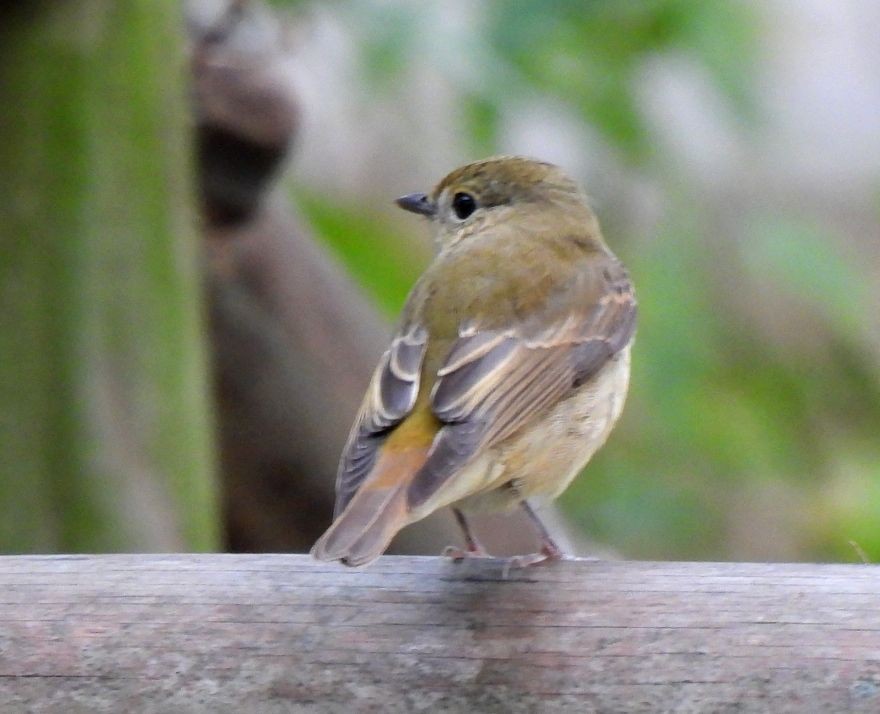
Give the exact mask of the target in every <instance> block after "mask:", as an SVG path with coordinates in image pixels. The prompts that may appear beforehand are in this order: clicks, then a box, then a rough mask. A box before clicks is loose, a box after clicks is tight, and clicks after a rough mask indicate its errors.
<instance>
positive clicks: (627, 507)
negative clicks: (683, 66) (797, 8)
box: [299, 0, 880, 561]
mask: <svg viewBox="0 0 880 714" xmlns="http://www.w3.org/2000/svg"><path fill="white" fill-rule="evenodd" d="M337 7H338V8H340V11H341V12H344V13H350V15H351V17H353V18H355V19H354V20H353V22H352V24H353V26H356V27H357V28H358V32H359V36H360V38H361V40H362V42H363V48H362V50H363V61H364V68H365V70H364V71H365V77H366V78H367V81H369V82H372V83H373V84H372V85H371V86H372V87H374V88H375V91H377V92H383V91H387V92H391V91H393V90H394V88H395V87H396V86H397V82H396V79H397V78H399V77H400V76H402V75H403V74H404V73H405V72H406V71H407V68H408V67H409V65H410V64H411V62H412V60H413V58H420V59H424V56H425V55H426V54H427V55H428V61H432V59H431V58H432V57H434V58H435V59H436V60H437V61H439V57H440V55H439V54H438V52H439V50H438V48H437V47H436V46H432V39H431V38H432V37H433V33H434V32H435V30H434V29H433V28H429V30H428V32H426V31H425V28H424V27H421V29H420V23H422V22H423V18H422V17H421V15H422V13H423V12H424V11H425V7H426V6H425V5H424V4H420V3H411V4H402V3H401V4H392V5H390V6H389V5H386V4H382V5H381V6H380V5H378V4H372V3H362V2H351V3H342V2H340V3H339V4H338V5H337ZM468 7H469V8H470V9H471V11H472V12H471V13H470V15H469V21H472V22H474V23H477V24H478V27H477V28H476V30H475V31H473V32H471V33H459V34H453V35H451V36H450V35H448V32H447V31H446V30H443V28H438V29H436V33H437V34H439V35H440V37H439V38H438V37H434V38H433V42H434V44H435V45H444V46H445V49H446V55H445V57H446V59H447V60H448V61H447V64H446V65H444V66H443V68H442V71H443V73H444V76H445V77H446V78H447V80H448V81H449V82H450V83H451V84H452V85H453V86H455V87H456V89H457V90H458V96H459V99H460V102H461V106H462V112H461V119H462V122H463V125H464V130H465V131H466V132H467V134H468V136H467V138H466V142H467V143H468V144H469V146H470V148H471V149H472V150H473V151H474V158H477V157H478V156H481V155H486V154H491V153H495V152H497V150H498V148H499V147H498V126H499V119H500V118H501V117H503V116H504V114H505V112H508V111H511V110H512V108H515V107H516V106H517V102H518V101H520V100H522V99H523V98H524V97H528V98H534V97H536V96H539V97H541V96H542V97H546V98H547V99H548V101H553V102H561V103H562V104H563V105H564V106H567V107H568V108H570V109H571V110H573V111H574V112H575V114H576V115H577V116H579V117H580V118H581V119H582V120H583V121H584V122H586V123H587V124H588V125H590V126H591V127H593V128H594V129H595V130H597V131H598V132H599V133H600V134H601V135H602V136H603V137H604V138H605V140H606V141H607V142H608V144H609V145H610V146H612V147H613V148H614V149H616V153H617V154H618V156H620V157H621V158H622V159H624V163H625V164H627V165H628V166H629V167H631V168H632V170H633V171H636V172H638V171H642V172H644V173H645V174H646V175H651V176H653V177H654V178H655V179H656V180H657V182H658V183H659V184H660V185H663V186H664V190H665V192H666V194H667V195H666V201H667V204H668V205H667V209H666V212H665V215H664V219H663V222H662V224H661V226H660V227H659V230H658V232H657V234H656V235H654V236H652V237H651V239H650V240H648V241H646V240H639V237H638V236H627V235H619V234H615V235H609V236H608V238H609V242H610V243H611V244H612V246H613V247H614V248H615V250H616V252H618V254H619V255H620V256H621V257H622V258H623V259H624V261H625V262H626V263H627V264H628V265H629V267H630V269H631V272H632V274H633V276H634V279H635V282H636V286H637V291H638V295H639V300H640V326H639V332H638V337H637V343H636V347H635V351H634V367H633V379H632V389H631V397H630V402H629V404H628V407H627V409H626V411H625V413H624V418H623V420H622V422H621V424H620V426H619V427H618V429H617V430H616V431H615V434H614V435H613V436H612V438H611V440H610V442H609V445H608V446H607V447H606V448H605V449H603V450H602V451H601V452H600V453H599V454H598V456H597V457H596V458H595V459H594V461H593V463H592V464H591V465H590V466H589V467H588V468H587V470H586V473H585V474H584V475H583V476H582V477H581V478H580V479H578V480H576V481H575V483H574V485H573V486H572V488H571V489H570V490H569V491H568V492H567V493H566V494H565V496H564V497H563V498H562V504H563V507H564V508H565V510H566V511H567V512H568V513H569V515H570V516H571V517H572V518H573V519H574V520H575V521H576V522H578V523H580V524H581V525H582V526H583V527H584V529H585V530H586V531H587V532H589V533H590V534H591V535H592V536H594V537H596V538H598V539H599V540H601V541H604V542H607V543H609V544H611V545H613V546H615V547H617V548H619V549H620V550H621V552H622V553H624V554H626V555H628V556H639V557H662V558H671V557H679V558H736V557H742V556H743V554H745V555H746V556H747V557H752V558H755V557H758V558H760V557H770V558H774V557H786V558H831V559H837V560H848V561H853V560H857V559H858V558H857V555H856V551H855V549H854V548H853V547H852V546H851V544H850V541H855V542H856V543H857V544H858V545H859V546H860V547H861V548H862V549H863V550H864V551H865V552H867V553H868V555H869V556H870V557H871V558H873V559H875V560H876V559H880V518H878V517H877V515H878V514H877V511H878V504H880V473H878V466H877V464H878V461H880V446H878V443H877V441H878V440H877V439H876V434H878V433H880V379H878V376H880V375H878V371H877V366H876V364H875V363H874V362H873V361H872V360H871V359H870V357H869V355H870V352H869V349H868V345H867V344H866V341H865V340H866V337H865V331H864V316H865V315H866V314H868V313H869V312H870V311H871V310H872V309H875V308H876V306H873V307H872V305H871V304H870V295H869V291H868V289H867V285H868V276H867V274H866V272H865V271H864V270H863V269H861V267H860V266H859V265H858V261H857V259H856V258H855V257H854V256H848V255H846V254H844V253H843V252H842V251H841V249H840V246H841V244H842V242H843V241H842V239H841V237H840V236H836V235H832V234H830V233H829V232H828V230H827V229H825V228H822V227H821V226H819V225H817V224H815V223H813V222H811V221H810V220H809V219H808V218H807V217H805V216H800V215H798V216H792V215H789V214H787V213H786V212H785V211H783V210H782V209H780V210H779V211H776V212H774V211H767V210H763V211H755V212H753V214H746V215H742V216H739V218H738V221H739V225H737V227H736V228H735V229H734V230H733V233H735V234H736V235H737V243H736V244H735V245H725V244H723V242H722V239H720V238H719V236H717V235H711V234H707V232H706V231H707V227H708V226H712V225H715V224H716V223H717V221H716V218H717V217H716V216H713V215H711V212H710V209H709V208H708V207H707V206H706V205H705V204H706V201H704V200H701V187H699V186H695V185H688V184H687V182H686V181H684V180H683V179H679V178H676V179H674V180H670V177H671V176H674V175H675V170H674V168H673V167H671V165H670V164H669V163H668V162H667V161H666V157H664V156H663V155H661V154H658V152H657V151H654V150H653V149H652V138H651V134H650V129H649V128H648V127H647V125H646V122H645V120H644V117H643V116H642V115H641V113H640V109H639V104H638V102H637V100H636V97H635V95H634V86H635V81H636V77H637V75H638V72H639V71H640V69H641V68H642V67H643V66H644V62H645V61H646V60H650V59H651V58H652V57H653V56H655V55H667V56H668V55H670V54H671V55H679V56H682V57H685V58H687V59H688V60H690V61H692V62H694V63H696V64H697V65H699V66H700V67H702V68H703V70H704V71H705V72H706V73H707V76H709V77H710V78H711V79H712V81H713V82H714V83H715V85H716V87H717V88H718V89H719V90H720V91H721V94H722V96H724V97H726V98H727V99H728V101H729V105H730V108H731V113H732V115H733V116H734V117H735V118H737V119H739V120H741V122H742V125H743V126H745V127H749V126H750V124H751V123H753V122H754V121H755V120H756V118H757V116H758V114H759V111H758V109H757V108H756V106H755V102H754V100H753V97H752V94H751V82H752V81H753V78H754V76H755V69H754V67H753V66H752V65H751V64H750V63H751V62H752V61H753V59H752V58H755V57H756V56H758V27H757V24H756V18H755V17H753V15H752V12H751V11H752V8H751V6H749V5H747V4H745V3H728V2H703V1H701V0H643V1H641V2H618V1H611V0H609V1H601V0H594V1H593V2H576V1H574V0H572V1H567V0H545V1H543V2H532V1H530V0H514V1H512V2H485V3H474V4H473V5H470V6H468ZM444 32H447V34H444ZM450 37H452V39H450ZM450 41H454V42H457V43H459V44H457V45H454V51H453V52H451V53H450V52H449V51H448V50H449V46H448V42H450ZM432 53H434V54H432ZM450 57H452V59H451V60H450V59H449V58H450ZM299 197H300V204H301V206H302V207H303V208H304V210H305V212H306V214H307V216H308V217H309V218H310V219H311V220H312V222H313V223H314V225H315V226H316V227H317V229H318V231H319V232H320V233H321V234H322V235H323V236H324V237H325V238H326V239H327V240H328V241H329V242H330V243H331V244H332V245H333V246H334V248H335V249H336V250H337V251H338V253H339V255H340V256H341V257H342V259H343V260H345V261H346V262H347V264H348V265H349V266H350V267H351V269H352V270H353V272H354V273H355V274H356V275H357V276H358V277H359V279H360V280H361V281H362V282H363V283H364V284H365V285H366V286H368V287H369V289H371V290H372V292H373V293H374V294H375V295H376V297H377V299H378V300H379V301H380V303H381V304H382V306H383V307H384V308H385V309H386V310H387V311H388V314H389V315H391V314H394V313H395V312H396V310H397V309H398V308H399V306H400V305H401V303H402V301H403V299H404V297H405V294H406V291H407V289H408V287H409V285H411V283H412V281H413V280H414V279H415V278H416V276H417V274H418V270H419V266H420V265H421V264H422V263H421V260H420V259H419V260H412V259H409V258H404V257H402V256H405V255H406V253H407V251H406V249H404V248H403V246H404V244H405V243H406V240H405V238H403V237H401V236H399V235H398V234H397V233H396V232H395V231H396V229H395V228H394V226H396V225H397V224H393V225H392V224H390V223H388V222H387V219H384V218H382V217H377V216H376V215H375V214H374V212H372V211H370V210H368V209H364V208H363V207H360V208H359V207H357V206H346V207H344V208H341V207H340V206H339V205H338V204H337V203H335V202H334V203H330V202H326V201H324V200H322V199H316V198H315V197H314V196H311V197H308V196H305V195H304V194H303V193H302V191H301V192H300V196H299ZM603 216H604V214H603ZM606 218H607V217H606ZM616 224H617V222H616V221H615V220H614V216H612V217H611V219H610V220H606V225H612V226H613V225H616ZM623 224H624V225H625V222H624V223H623ZM637 245H638V246H639V247H638V249H636V248H635V246H637ZM722 284H724V285H723V289H722ZM731 296H734V297H733V298H732V297H731ZM740 300H741V301H744V302H745V303H746V306H745V307H744V306H743V304H739V301H740ZM750 310H752V311H754V314H755V315H764V316H765V318H766V319H757V318H756V319H755V320H753V319H752V317H751V316H750V312H749V311H750ZM799 315H800V316H803V315H806V316H808V317H807V319H805V320H801V321H800V322H801V323H803V324H804V325H806V326H805V327H804V328H803V330H804V331H806V332H807V333H809V334H800V333H798V329H799V328H798V326H797V325H798V324H800V323H798V316H799ZM789 323H790V324H789ZM774 327H775V328H776V329H777V330H781V331H782V332H786V331H788V330H791V331H793V332H794V333H795V334H794V335H793V336H792V335H786V336H785V339H777V338H779V337H780V335H778V334H774V332H773V330H774ZM810 337H812V339H810Z"/></svg>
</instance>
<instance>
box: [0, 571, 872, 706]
mask: <svg viewBox="0 0 880 714" xmlns="http://www.w3.org/2000/svg"><path fill="white" fill-rule="evenodd" d="M878 593H880V568H877V567H876V566H868V565H864V566H858V565H793V564H786V565H780V564H732V563H725V564H716V563H644V562H599V561H586V560H577V561H568V562H562V563H557V564H553V565H549V566H544V567H536V568H532V569H529V570H526V571H517V572H513V573H511V574H510V575H509V577H507V578H504V573H503V564H502V562H501V561H498V560H486V561H472V562H467V563H463V564H456V563H452V562H449V561H446V560H444V559H441V558H419V557H383V558H381V559H380V561H379V562H378V563H377V564H376V565H375V566H373V567H371V568H369V569H368V570H365V571H351V570H346V569H343V568H341V567H335V566H333V565H326V564H318V563H315V562H313V561H311V560H310V559H309V558H308V557H306V556H299V555H259V556H251V555H174V556H144V555H108V556H75V557H66V556H46V557H34V556H14V557H4V558H0V711H3V712H7V711H16V712H17V711H28V712H80V711H82V712H117V711H138V712H201V711H211V712H251V711H253V712H312V711H317V712H323V711H356V712H410V711H432V712H435V711H449V712H496V711H497V712H535V711H553V712H557V711H577V712H589V711H600V712H620V711H625V712H704V711H705V712H728V711H729V712H732V711H736V712H765V711H773V712H777V713H778V712H798V711H811V712H813V711H828V712H845V711H864V712H877V711H880V597H878Z"/></svg>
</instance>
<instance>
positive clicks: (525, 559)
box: [502, 541, 565, 580]
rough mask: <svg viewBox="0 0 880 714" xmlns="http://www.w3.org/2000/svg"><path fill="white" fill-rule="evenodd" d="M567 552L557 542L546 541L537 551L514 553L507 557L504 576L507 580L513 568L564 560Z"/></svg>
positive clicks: (517, 568)
mask: <svg viewBox="0 0 880 714" xmlns="http://www.w3.org/2000/svg"><path fill="white" fill-rule="evenodd" d="M564 559H565V553H563V552H562V549H560V547H559V546H558V545H556V543H553V542H552V541H549V542H547V543H544V545H542V546H541V550H539V551H538V552H537V553H529V554H528V555H514V556H513V557H510V558H508V559H507V561H506V562H505V563H504V570H503V571H502V577H503V578H504V579H505V580H506V579H507V576H508V575H510V571H511V570H519V569H521V568H528V567H530V566H532V565H538V564H539V563H551V562H553V561H555V560H564Z"/></svg>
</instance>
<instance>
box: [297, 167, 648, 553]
mask: <svg viewBox="0 0 880 714" xmlns="http://www.w3.org/2000/svg"><path fill="white" fill-rule="evenodd" d="M397 203H398V205H399V206H400V207H401V208H404V209H406V210H407V211H412V212H414V213H418V214H421V215H423V216H426V217H427V218H428V219H429V220H430V222H431V224H432V226H433V228H434V231H435V237H436V246H437V251H438V252H437V256H436V258H435V259H434V262H433V263H432V264H431V265H430V266H429V267H428V269H427V270H426V271H425V273H424V275H422V277H421V278H420V279H419V281H418V282H417V283H416V285H415V287H414V288H413V290H412V292H411V293H410V295H409V297H408V298H407V301H406V305H405V306H404V308H403V314H402V318H401V321H400V324H399V326H398V328H397V332H396V334H395V336H394V338H393V339H392V340H391V344H390V346H389V348H388V350H387V351H386V352H385V354H384V355H383V356H382V359H381V360H380V362H379V365H378V367H377V368H376V371H375V373H374V374H373V378H372V381H371V383H370V386H369V388H368V389H367V394H366V396H365V398H364V402H363V405H362V406H361V410H360V413H359V414H358V416H357V419H356V421H355V423H354V426H353V427H352V431H351V434H350V436H349V439H348V443H347V444H346V447H345V451H344V452H343V454H342V459H341V462H340V465H339V473H338V476H337V481H336V508H335V512H334V521H333V524H332V525H331V526H330V528H329V529H328V530H327V532H326V533H324V535H323V536H321V538H320V539H319V540H318V542H317V543H316V544H315V546H314V548H313V549H312V554H313V555H314V556H315V557H316V558H318V559H320V560H340V561H342V562H343V563H345V564H346V565H351V566H360V565H367V564H368V563H370V562H372V561H373V560H375V559H376V558H377V557H379V555H381V554H382V552H383V551H384V550H385V549H386V548H387V547H388V544H389V543H390V541H391V539H392V538H393V537H394V535H395V534H396V533H397V532H398V531H399V530H400V529H401V528H403V527H404V526H406V525H407V524H409V523H413V522H414V521H418V520H419V519H421V518H424V517H425V516H427V515H428V514H430V513H432V512H433V511H435V510H437V509H438V508H441V507H443V506H449V505H451V506H452V507H453V512H454V514H455V516H456V518H457V520H458V522H459V524H460V525H461V527H462V530H463V531H464V536H465V541H466V543H467V549H466V550H465V551H458V550H453V555H454V557H464V556H466V555H473V556H478V555H485V553H484V551H483V549H482V547H481V546H480V544H479V543H478V542H477V540H476V539H475V538H474V536H473V534H472V532H471V530H470V528H469V526H468V521H467V519H466V516H465V513H471V512H475V511H483V510H507V509H512V508H513V507H515V506H521V507H522V508H523V509H524V510H525V512H526V513H527V514H528V515H529V517H530V518H531V520H532V521H533V522H534V524H535V526H536V528H537V530H538V532H539V534H540V536H541V538H542V547H541V550H540V552H538V553H534V554H531V555H527V556H519V557H518V558H517V559H516V561H515V562H516V564H517V565H529V564H531V563H536V562H540V561H542V560H547V559H550V560H555V559H559V558H561V557H562V552H561V550H560V549H559V547H558V546H557V545H556V544H555V543H554V542H553V540H552V538H551V537H550V534H549V533H548V532H547V530H546V528H545V527H544V526H543V524H542V523H541V521H540V520H539V519H538V517H537V516H536V515H535V513H534V511H533V510H532V508H531V506H530V505H529V502H528V501H527V500H526V499H528V498H532V497H535V498H545V499H552V498H555V497H557V496H558V495H559V494H560V493H562V491H564V490H565V488H566V487H567V486H568V484H569V483H570V482H571V480H572V479H573V478H574V477H575V476H576V475H577V473H578V472H579V471H580V470H581V469H582V468H583V467H584V465H585V464H586V463H587V461H589V459H590V457H591V456H592V455H593V454H594V453H595V451H596V450H597V449H598V448H599V447H600V446H601V445H602V444H603V443H604V442H605V439H606V438H607V437H608V434H609V432H610V431H611V428H612V427H613V426H614V423H615V422H616V421H617V418H618V417H619V416H620V412H621V409H622V408H623V402H624V399H625V397H626V392H627V386H628V383H629V353H630V344H631V342H632V339H633V334H634V331H635V323H636V300H635V296H634V294H633V288H632V284H631V283H630V280H629V276H628V274H627V272H626V269H625V268H624V267H623V265H622V264H621V263H620V261H619V260H618V259H617V258H616V257H615V256H614V254H613V253H612V252H611V251H610V250H609V249H608V247H607V246H606V245H605V242H604V241H603V240H602V234H601V232H600V230H599V223H598V221H597V220H596V216H595V215H594V214H593V212H592V211H591V210H590V208H589V206H588V205H587V199H586V196H585V194H584V193H583V192H582V191H581V189H580V188H579V187H578V186H577V184H576V183H575V182H574V181H572V180H571V179H570V178H568V177H567V176H566V175H565V174H564V173H563V172H562V171H561V170H560V169H559V168H557V167H556V166H553V165H551V164H547V163H543V162H540V161H534V160H531V159H526V158H522V157H516V156H509V157H508V156H502V157H496V158H490V159H486V160H484V161H478V162H476V163H473V164H468V165H467V166H463V167H462V168H459V169H457V170H455V171H453V172H452V173H450V174H449V175H448V176H447V177H446V178H444V179H443V180H442V181H441V182H440V183H439V184H438V185H437V187H436V188H435V189H434V190H433V191H432V192H431V194H429V195H428V194H422V193H416V194H410V195H408V196H404V197H402V198H400V199H398V201H397Z"/></svg>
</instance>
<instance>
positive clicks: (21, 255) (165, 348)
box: [0, 0, 216, 551]
mask: <svg viewBox="0 0 880 714" xmlns="http://www.w3.org/2000/svg"><path fill="white" fill-rule="evenodd" d="M13 7H14V9H12V8H13ZM180 12H181V11H180V4H179V3H178V2H176V1H175V0H139V1H137V2H120V3H115V2H110V3H108V2H103V1H101V0H54V1H45V2H29V3H18V4H15V6H13V5H12V4H10V5H5V4H4V5H3V8H2V9H0V99H2V104H3V111H2V112H0V137H2V141H0V305H2V310H0V550H4V551H52V550H68V551H70V550H72V551H102V550H177V549H184V548H186V549H208V548H211V547H214V546H215V545H216V518H215V515H216V514H215V494H214V485H213V482H212V465H213V464H212V451H211V439H210V424H209V419H208V413H209V412H208V409H207V401H206V399H207V380H206V373H205V361H206V360H205V352H204V346H203V336H202V334H201V333H200V309H201V305H200V300H199V274H198V249H199V245H198V239H197V235H196V231H195V225H194V221H193V217H194V211H193V207H192V197H191V184H192V181H191V169H190V165H189V164H190V156H191V147H190V145H189V141H188V131H187V119H186V95H185V90H184V86H183V83H184V81H185V76H186V75H185V72H184V60H183V52H182V34H181V31H182V25H183V22H182V18H181V16H180Z"/></svg>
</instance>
